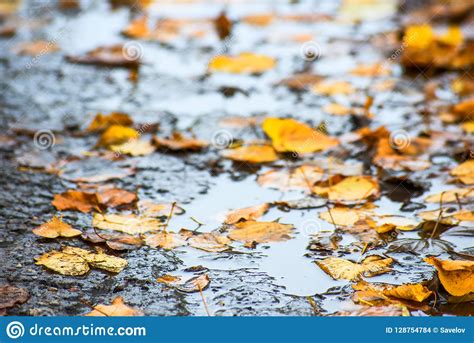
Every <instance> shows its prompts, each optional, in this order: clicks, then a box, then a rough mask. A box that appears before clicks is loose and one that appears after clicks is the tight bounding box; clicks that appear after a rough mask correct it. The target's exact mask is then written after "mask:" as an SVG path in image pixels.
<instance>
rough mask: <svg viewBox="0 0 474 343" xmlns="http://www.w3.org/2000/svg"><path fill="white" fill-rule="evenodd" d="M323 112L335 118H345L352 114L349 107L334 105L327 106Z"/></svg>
mask: <svg viewBox="0 0 474 343" xmlns="http://www.w3.org/2000/svg"><path fill="white" fill-rule="evenodd" d="M323 111H324V112H327V113H329V114H332V115H336V116H346V115H349V114H351V113H352V110H351V109H350V108H349V107H346V106H344V105H341V104H336V103H331V104H327V105H326V106H324V108H323Z"/></svg>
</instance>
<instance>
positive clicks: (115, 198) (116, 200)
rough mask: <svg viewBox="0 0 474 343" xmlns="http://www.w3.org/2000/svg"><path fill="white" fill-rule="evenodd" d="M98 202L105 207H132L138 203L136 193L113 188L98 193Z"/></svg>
mask: <svg viewBox="0 0 474 343" xmlns="http://www.w3.org/2000/svg"><path fill="white" fill-rule="evenodd" d="M97 200H98V201H99V203H100V204H101V205H103V206H105V207H109V208H110V207H120V206H124V205H131V204H134V203H136V202H137V200H138V198H137V195H136V194H135V193H132V192H129V191H126V190H124V189H118V188H111V189H107V190H104V191H100V192H98V193H97Z"/></svg>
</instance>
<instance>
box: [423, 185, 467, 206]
mask: <svg viewBox="0 0 474 343" xmlns="http://www.w3.org/2000/svg"><path fill="white" fill-rule="evenodd" d="M456 196H457V197H456ZM471 198H474V188H455V189H450V190H449V191H445V192H441V193H437V194H433V195H429V196H427V197H426V198H425V201H426V202H429V203H433V202H434V203H440V201H441V199H442V201H443V203H451V202H457V200H458V199H459V200H460V201H463V200H468V199H471Z"/></svg>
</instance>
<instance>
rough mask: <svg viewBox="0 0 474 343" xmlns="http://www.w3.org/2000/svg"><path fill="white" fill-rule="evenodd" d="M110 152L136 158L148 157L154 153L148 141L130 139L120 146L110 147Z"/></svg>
mask: <svg viewBox="0 0 474 343" xmlns="http://www.w3.org/2000/svg"><path fill="white" fill-rule="evenodd" d="M110 150H112V151H115V152H116V153H117V154H124V155H130V156H133V157H136V156H146V155H150V154H152V153H153V152H154V151H155V147H154V146H153V145H152V144H151V143H150V142H148V141H144V140H138V139H131V140H129V141H128V142H125V143H123V144H120V145H111V146H110Z"/></svg>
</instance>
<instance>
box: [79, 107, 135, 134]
mask: <svg viewBox="0 0 474 343" xmlns="http://www.w3.org/2000/svg"><path fill="white" fill-rule="evenodd" d="M132 124H133V120H132V119H131V118H130V116H129V115H128V114H125V113H121V112H112V113H110V114H108V115H105V114H102V113H97V114H96V116H95V117H94V119H93V120H92V122H91V123H90V124H89V126H88V127H87V131H90V132H102V131H105V130H107V129H108V128H109V127H111V126H113V125H120V126H131V125H132Z"/></svg>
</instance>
